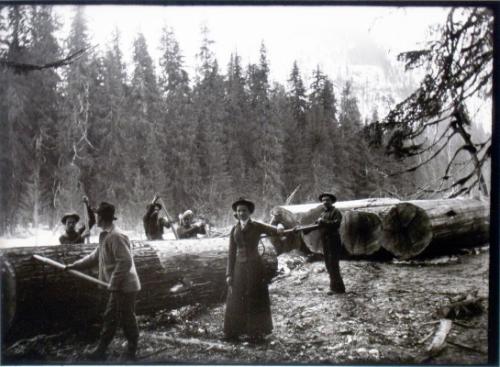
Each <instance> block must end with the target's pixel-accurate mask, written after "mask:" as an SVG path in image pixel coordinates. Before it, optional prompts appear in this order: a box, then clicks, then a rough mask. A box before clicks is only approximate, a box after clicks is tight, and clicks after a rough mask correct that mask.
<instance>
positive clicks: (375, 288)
mask: <svg viewBox="0 0 500 367" xmlns="http://www.w3.org/2000/svg"><path fill="white" fill-rule="evenodd" d="M489 258H490V257H489V251H488V247H482V248H480V249H475V250H473V251H470V252H469V253H467V254H460V255H456V256H450V257H444V258H436V259H432V260H427V261H420V262H397V261H394V262H385V263H377V262H369V261H342V262H341V271H342V274H343V278H344V282H345V284H346V288H347V293H346V294H343V295H327V294H326V291H327V290H328V274H327V273H326V271H325V269H324V263H323V262H322V261H315V262H306V261H304V257H302V256H299V255H298V254H294V253H291V254H284V255H281V256H279V274H278V276H277V277H275V278H274V279H273V282H272V283H271V284H270V286H269V291H270V295H271V309H272V314H273V322H274V330H273V333H272V334H271V335H270V336H269V337H268V338H267V339H266V340H265V341H264V342H263V343H261V344H252V343H249V342H248V341H242V342H240V343H229V342H226V341H223V339H222V338H223V332H222V326H223V319H224V305H223V304H220V305H215V306H206V305H199V304H198V305H193V306H186V307H183V308H181V309H177V310H171V311H163V312H159V313H157V314H156V315H152V316H139V317H138V320H139V327H140V330H141V338H140V345H139V352H138V354H139V356H138V357H139V360H138V361H137V363H139V364H150V363H154V364H170V363H189V364H207V363H208V364H218V363H225V364H228V363H252V364H287V363H299V364H311V363H312V364H320V363H321V364H380V363H391V364H394V363H402V364H413V363H433V364H434V363H436V364H471V365H477V364H484V363H487V357H488V356H487V348H488V333H487V330H488V270H489ZM470 294H475V295H477V296H479V297H484V298H482V299H481V300H480V301H479V303H480V306H481V308H482V309H483V312H482V313H479V314H478V315H474V316H469V317H466V318H460V319H459V320H453V321H452V327H451V330H450V333H449V334H448V336H447V338H446V342H445V344H444V345H443V346H444V348H443V349H442V350H441V351H439V352H437V353H435V355H430V354H429V352H427V351H426V348H427V347H428V346H429V344H431V341H432V340H433V338H434V335H435V334H436V331H437V329H438V326H439V320H440V319H441V316H440V315H439V314H438V311H437V310H438V309H439V308H440V307H442V306H444V305H446V304H449V303H450V302H452V301H456V300H458V299H460V298H463V297H464V296H466V295H470ZM462 316H465V314H462ZM459 317H460V315H459ZM98 332H99V327H98V325H95V326H94V327H91V328H89V329H88V330H87V331H86V332H82V331H81V330H65V331H63V332H60V333H57V334H53V335H37V336H35V337H32V338H29V339H24V340H20V341H17V342H16V343H14V344H12V345H5V346H4V348H3V352H2V364H11V363H12V364H19V363H37V364H45V363H55V364H81V363H88V361H86V360H84V359H83V357H82V351H84V350H85V349H88V348H90V347H91V346H93V345H95V343H96V341H97V338H98ZM124 345H125V339H124V337H123V335H122V334H121V332H119V334H118V335H117V337H116V338H115V340H114V341H113V343H112V344H111V346H110V353H109V357H108V363H111V364H120V363H121V362H120V359H119V355H120V353H121V351H122V350H123V349H124Z"/></svg>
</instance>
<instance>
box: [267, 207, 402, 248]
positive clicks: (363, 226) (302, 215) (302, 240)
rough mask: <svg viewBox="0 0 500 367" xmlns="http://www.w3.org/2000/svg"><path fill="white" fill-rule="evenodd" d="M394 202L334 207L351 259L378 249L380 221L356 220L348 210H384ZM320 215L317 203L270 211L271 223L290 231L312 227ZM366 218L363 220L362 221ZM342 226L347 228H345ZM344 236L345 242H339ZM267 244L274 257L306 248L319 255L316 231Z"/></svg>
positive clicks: (318, 240) (275, 239)
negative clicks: (274, 249) (276, 253)
mask: <svg viewBox="0 0 500 367" xmlns="http://www.w3.org/2000/svg"><path fill="white" fill-rule="evenodd" d="M399 202H400V201H399V200H398V199H392V198H374V199H362V200H350V201H339V202H336V203H335V207H336V208H337V209H339V210H340V211H341V213H342V216H343V220H342V224H341V227H340V234H341V237H342V242H343V244H344V247H345V248H346V249H347V250H348V251H349V253H351V254H354V255H369V254H373V253H374V252H376V251H377V250H379V249H380V246H381V245H380V241H379V240H377V238H378V233H379V232H380V221H379V220H377V218H376V217H375V215H364V216H363V218H358V217H359V216H358V215H357V214H348V213H351V211H352V210H354V209H356V210H361V209H368V208H370V210H371V208H378V207H381V206H383V207H388V206H389V205H394V204H397V203H399ZM322 212H323V205H322V204H321V203H312V204H300V205H286V206H276V207H274V208H273V209H272V211H271V214H272V215H273V219H272V223H278V222H280V223H283V225H284V226H285V228H292V227H294V226H297V225H307V224H312V223H314V222H315V221H316V220H317V219H318V218H319V216H320V215H321V213H322ZM365 217H367V218H365ZM346 224H348V225H347V227H346ZM343 235H344V236H349V237H346V239H347V241H346V239H344V238H343ZM271 242H272V244H273V245H274V247H275V248H276V251H277V252H278V254H280V253H283V252H288V251H291V250H294V249H300V248H301V246H304V245H305V246H306V247H307V249H308V250H310V251H311V252H314V253H321V254H322V253H323V245H322V242H321V239H320V238H319V231H312V232H309V233H308V234H303V233H300V234H291V235H289V236H287V237H286V238H278V237H275V238H271Z"/></svg>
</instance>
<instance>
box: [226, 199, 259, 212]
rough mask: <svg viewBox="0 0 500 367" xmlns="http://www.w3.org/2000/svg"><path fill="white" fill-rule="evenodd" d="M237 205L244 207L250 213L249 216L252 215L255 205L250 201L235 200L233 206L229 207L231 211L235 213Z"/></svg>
mask: <svg viewBox="0 0 500 367" xmlns="http://www.w3.org/2000/svg"><path fill="white" fill-rule="evenodd" d="M238 205H245V206H246V207H247V208H248V210H249V211H250V214H252V213H253V212H254V210H255V204H254V203H252V202H251V201H250V200H236V201H235V202H234V203H233V205H231V208H233V211H236V209H237V208H238Z"/></svg>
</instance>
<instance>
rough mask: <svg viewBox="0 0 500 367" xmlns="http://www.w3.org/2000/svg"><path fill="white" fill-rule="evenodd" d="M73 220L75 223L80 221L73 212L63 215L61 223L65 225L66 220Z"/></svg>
mask: <svg viewBox="0 0 500 367" xmlns="http://www.w3.org/2000/svg"><path fill="white" fill-rule="evenodd" d="M71 217H73V218H75V221H76V222H78V221H79V220H80V216H79V215H78V214H76V213H75V212H71V213H66V214H64V215H63V217H62V219H61V223H62V224H66V220H67V219H68V218H71Z"/></svg>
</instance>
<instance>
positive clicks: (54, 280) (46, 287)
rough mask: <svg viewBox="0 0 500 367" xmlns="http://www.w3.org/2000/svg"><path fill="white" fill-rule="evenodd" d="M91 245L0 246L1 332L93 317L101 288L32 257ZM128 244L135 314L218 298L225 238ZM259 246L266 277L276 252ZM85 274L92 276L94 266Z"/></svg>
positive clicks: (67, 259)
mask: <svg viewBox="0 0 500 367" xmlns="http://www.w3.org/2000/svg"><path fill="white" fill-rule="evenodd" d="M263 242H265V241H263ZM96 246H97V244H79V245H58V246H41V247H23V248H10V249H4V250H1V251H0V262H1V267H2V332H3V333H10V335H9V337H12V338H16V336H21V335H23V334H26V333H30V332H31V331H32V330H35V329H36V330H40V329H46V328H49V327H53V326H54V325H55V324H57V323H61V322H64V323H66V324H69V323H76V324H81V323H82V321H83V322H90V321H92V320H96V319H97V317H98V316H99V315H100V313H101V312H102V310H103V306H104V303H103V302H102V301H103V300H105V299H106V297H105V296H106V295H107V291H105V290H100V289H99V288H98V287H97V286H95V285H94V284H93V283H90V282H86V281H83V280H81V279H79V278H75V277H73V276H71V275H70V274H68V273H66V272H63V271H61V270H59V269H56V268H54V267H51V266H49V265H46V264H43V263H40V262H38V261H36V260H34V259H33V258H32V255H33V254H39V255H42V256H45V257H48V258H50V259H53V260H55V261H58V262H61V263H65V264H68V263H71V262H73V261H75V260H77V259H79V258H81V257H83V256H85V255H87V254H88V253H90V252H91V251H92V250H93V249H94V248H95V247H96ZM132 246H133V255H134V261H135V264H136V267H137V271H138V274H139V278H140V280H141V284H142V290H141V291H140V292H139V294H138V297H137V313H138V314H147V313H151V312H155V311H158V310H161V309H173V308H178V307H181V306H184V305H188V304H193V303H197V302H200V303H205V304H209V303H217V302H221V301H223V297H224V291H225V272H226V264H227V252H228V247H229V245H228V239H227V238H211V239H200V240H198V239H188V240H178V241H176V240H167V241H150V242H140V241H132ZM259 250H260V252H261V254H263V255H262V258H263V260H264V264H265V267H266V269H267V276H268V281H270V280H271V278H272V277H273V276H274V275H275V274H276V271H277V266H278V264H277V257H276V253H275V251H274V248H273V246H272V245H271V244H268V243H263V244H262V245H261V246H260V247H259ZM87 274H89V275H91V276H94V277H97V269H92V270H91V271H89V272H87ZM4 335H5V334H4Z"/></svg>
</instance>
